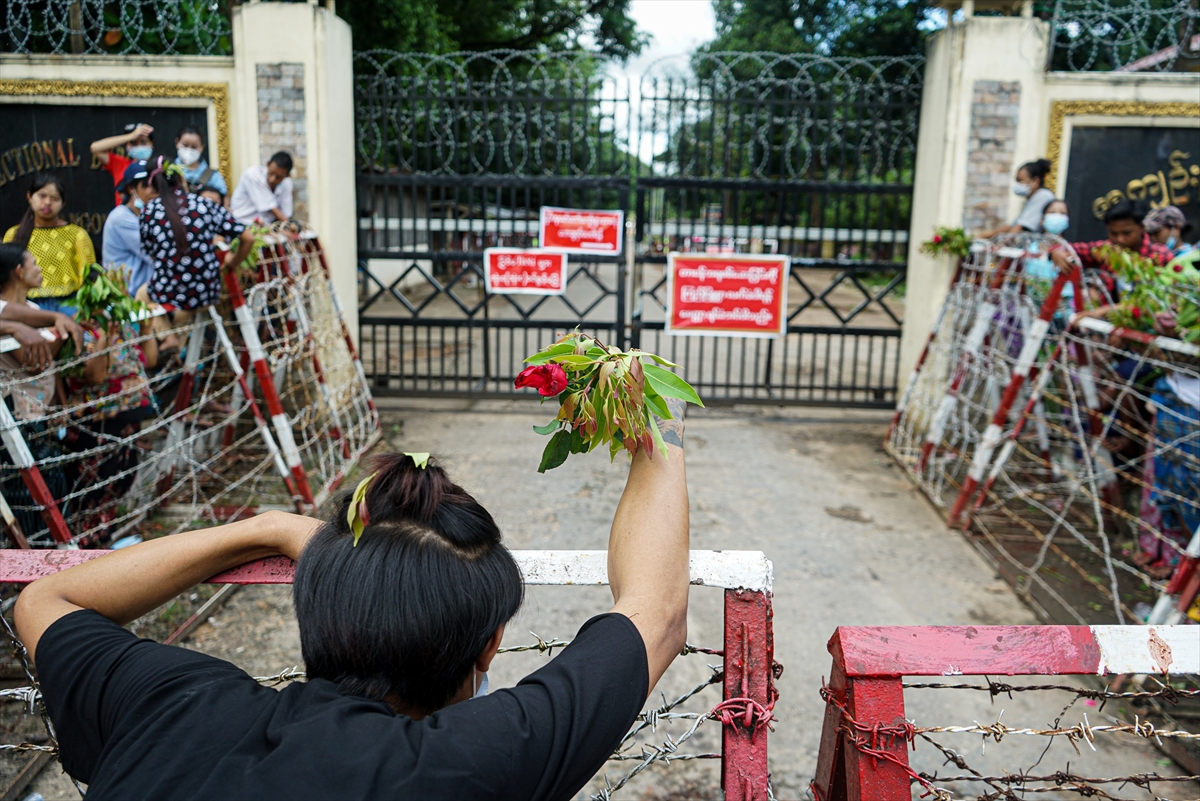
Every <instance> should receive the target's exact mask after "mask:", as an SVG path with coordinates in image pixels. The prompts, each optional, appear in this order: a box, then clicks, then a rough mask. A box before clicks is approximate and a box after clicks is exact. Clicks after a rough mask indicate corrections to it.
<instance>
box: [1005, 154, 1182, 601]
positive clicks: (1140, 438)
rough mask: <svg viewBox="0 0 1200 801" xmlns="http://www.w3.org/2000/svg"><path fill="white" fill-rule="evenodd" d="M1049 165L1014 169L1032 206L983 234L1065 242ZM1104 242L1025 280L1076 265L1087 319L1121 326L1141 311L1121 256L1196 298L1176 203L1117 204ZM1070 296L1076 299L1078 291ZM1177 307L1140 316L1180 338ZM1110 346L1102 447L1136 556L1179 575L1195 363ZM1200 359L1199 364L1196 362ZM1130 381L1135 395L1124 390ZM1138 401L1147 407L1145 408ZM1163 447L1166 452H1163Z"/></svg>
mask: <svg viewBox="0 0 1200 801" xmlns="http://www.w3.org/2000/svg"><path fill="white" fill-rule="evenodd" d="M1049 171H1050V162H1049V161H1047V160H1046V159H1038V160H1037V161H1032V162H1029V163H1027V164H1024V165H1022V166H1021V168H1020V169H1019V170H1018V171H1017V174H1016V180H1015V182H1014V184H1013V191H1014V192H1015V193H1016V194H1017V195H1018V196H1021V197H1024V198H1025V199H1026V200H1025V202H1024V204H1023V206H1022V209H1021V213H1020V214H1019V215H1018V216H1017V218H1016V219H1015V220H1014V221H1013V223H1012V224H1011V225H1008V226H1003V227H1001V228H998V229H996V230H993V231H988V232H984V233H983V234H982V235H983V236H985V237H993V236H997V235H1001V234H1020V233H1026V234H1038V233H1041V234H1052V235H1055V236H1061V235H1062V234H1063V233H1064V232H1065V231H1066V230H1067V229H1068V227H1069V226H1070V209H1069V208H1068V206H1067V203H1066V202H1065V201H1064V200H1062V199H1061V198H1057V197H1055V196H1054V193H1053V192H1051V191H1050V190H1049V189H1047V188H1046V186H1045V180H1046V176H1047V174H1048V173H1049ZM1103 221H1104V226H1105V232H1106V234H1107V237H1106V238H1105V239H1099V240H1091V241H1083V242H1067V243H1066V245H1065V247H1064V246H1062V245H1059V244H1052V245H1050V247H1049V248H1048V250H1049V252H1048V253H1047V254H1046V256H1047V258H1044V259H1031V260H1029V263H1028V267H1027V268H1026V272H1027V274H1030V275H1032V276H1033V277H1035V278H1040V279H1046V278H1051V277H1053V275H1054V274H1055V273H1057V271H1059V270H1071V269H1074V263H1075V262H1078V264H1079V265H1080V266H1081V268H1082V270H1083V277H1084V278H1085V280H1084V282H1083V284H1084V286H1085V287H1086V290H1085V291H1086V292H1087V298H1086V302H1085V303H1084V304H1081V306H1083V307H1085V308H1084V310H1083V311H1081V312H1080V315H1081V316H1088V317H1097V318H1101V319H1105V318H1107V319H1110V320H1112V321H1116V322H1120V320H1121V319H1122V315H1123V314H1124V313H1126V312H1129V311H1130V310H1131V308H1132V309H1134V310H1136V312H1137V314H1135V318H1136V317H1137V316H1139V315H1141V310H1140V309H1137V308H1136V306H1134V307H1130V306H1129V304H1127V303H1126V304H1124V305H1123V303H1122V301H1123V299H1125V298H1129V297H1132V296H1133V294H1134V291H1135V289H1136V287H1135V286H1134V285H1133V284H1132V283H1131V282H1130V280H1129V279H1128V277H1127V276H1126V274H1125V273H1124V271H1122V270H1120V269H1115V268H1114V264H1113V263H1112V262H1113V260H1114V259H1116V258H1119V255H1120V254H1136V256H1138V257H1140V261H1141V262H1142V263H1143V264H1148V265H1152V267H1153V268H1155V269H1154V270H1152V272H1157V276H1156V277H1155V278H1149V277H1147V278H1146V280H1156V281H1159V282H1162V283H1164V284H1167V285H1171V286H1175V287H1178V288H1181V289H1180V290H1179V291H1180V292H1182V293H1188V292H1190V293H1191V295H1192V299H1191V301H1190V302H1191V303H1196V302H1198V301H1200V299H1198V298H1196V297H1195V295H1196V294H1197V293H1200V248H1197V247H1196V246H1195V245H1193V244H1190V243H1189V242H1188V241H1187V240H1186V239H1185V237H1186V236H1187V235H1188V234H1190V233H1191V230H1190V229H1191V226H1190V224H1189V223H1188V220H1187V218H1186V216H1185V215H1184V213H1183V211H1182V210H1181V209H1179V208H1178V207H1176V206H1173V205H1160V206H1158V207H1157V208H1152V209H1147V208H1145V207H1144V205H1143V204H1142V203H1141V202H1139V201H1136V200H1129V199H1125V200H1121V201H1119V202H1117V203H1115V204H1113V205H1112V206H1111V207H1110V208H1108V209H1107V210H1106V211H1105V213H1104V217H1103ZM1064 297H1067V298H1073V297H1074V292H1073V287H1072V285H1070V284H1068V285H1067V286H1066V287H1065V291H1064ZM1179 311H1180V309H1178V308H1174V307H1172V308H1169V309H1161V310H1158V311H1156V312H1155V313H1153V314H1145V315H1142V316H1143V317H1144V319H1146V321H1147V323H1148V324H1149V325H1152V326H1153V331H1154V333H1156V334H1159V335H1162V336H1166V337H1173V338H1178V337H1180V336H1181V334H1182V333H1183V332H1182V330H1181V327H1180V325H1179V322H1178V313H1179ZM1107 344H1108V346H1109V347H1108V348H1105V349H1100V350H1098V351H1097V352H1096V353H1095V355H1094V356H1093V358H1094V360H1095V362H1096V364H1095V365H1094V367H1095V369H1097V370H1099V371H1101V373H1100V381H1099V383H1100V393H1099V395H1100V402H1101V405H1102V407H1103V409H1102V410H1103V411H1104V412H1105V413H1107V414H1110V415H1111V416H1112V420H1113V424H1112V425H1111V427H1110V430H1109V435H1108V436H1107V438H1106V440H1105V445H1106V447H1107V448H1108V450H1109V451H1110V452H1111V453H1112V455H1113V457H1114V459H1115V464H1116V467H1117V475H1118V479H1119V481H1120V483H1121V485H1122V488H1123V489H1124V490H1126V492H1125V493H1123V494H1124V495H1127V496H1129V497H1130V499H1131V500H1130V502H1129V504H1128V505H1129V506H1130V507H1131V516H1132V517H1133V518H1134V519H1136V520H1138V521H1139V523H1138V526H1139V527H1138V536H1137V538H1136V540H1137V542H1136V548H1135V549H1134V551H1135V552H1133V553H1132V554H1131V560H1132V561H1133V562H1134V563H1135V564H1137V565H1138V566H1139V567H1141V568H1143V569H1144V570H1146V572H1147V573H1148V574H1150V575H1151V576H1154V577H1156V578H1167V577H1169V576H1170V575H1171V574H1172V573H1173V572H1174V570H1175V567H1176V565H1177V564H1178V563H1179V560H1180V558H1181V555H1182V551H1183V549H1184V548H1186V547H1187V545H1188V542H1189V541H1190V540H1191V538H1192V536H1193V534H1194V533H1195V532H1196V531H1197V530H1200V444H1197V442H1198V433H1200V377H1198V376H1197V375H1196V370H1195V364H1192V365H1190V366H1189V367H1188V368H1186V369H1185V368H1184V367H1182V366H1181V367H1180V368H1179V369H1170V368H1156V367H1155V366H1154V364H1153V363H1152V362H1150V361H1148V360H1147V359H1146V358H1144V356H1145V353H1144V352H1145V350H1146V347H1145V345H1142V344H1139V343H1137V342H1130V341H1127V340H1126V339H1125V338H1124V337H1122V336H1121V335H1119V334H1117V333H1114V334H1113V335H1111V336H1110V337H1108V342H1107ZM1196 362H1197V363H1200V360H1196ZM1129 385H1133V386H1135V387H1136V389H1135V391H1133V392H1122V391H1120V390H1119V389H1118V388H1119V387H1123V386H1129ZM1139 399H1142V400H1144V401H1147V402H1145V403H1142V402H1139ZM1164 446H1166V447H1164Z"/></svg>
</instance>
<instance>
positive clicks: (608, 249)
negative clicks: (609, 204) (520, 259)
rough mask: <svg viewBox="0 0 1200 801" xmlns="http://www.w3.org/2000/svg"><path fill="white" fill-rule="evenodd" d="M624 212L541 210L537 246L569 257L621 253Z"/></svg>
mask: <svg viewBox="0 0 1200 801" xmlns="http://www.w3.org/2000/svg"><path fill="white" fill-rule="evenodd" d="M624 231H625V212H623V211H589V210H587V209H559V208H554V207H553V206H542V212H541V222H540V226H539V232H538V245H540V246H541V247H543V248H548V249H550V250H563V251H566V252H568V253H602V254H608V255H617V254H619V253H620V252H621V237H622V234H623V233H624Z"/></svg>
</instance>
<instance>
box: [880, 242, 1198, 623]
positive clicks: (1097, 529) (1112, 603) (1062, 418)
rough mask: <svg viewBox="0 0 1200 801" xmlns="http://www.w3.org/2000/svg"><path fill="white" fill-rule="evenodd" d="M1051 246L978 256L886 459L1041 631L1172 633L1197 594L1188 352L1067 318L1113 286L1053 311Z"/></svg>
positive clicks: (1186, 346)
mask: <svg viewBox="0 0 1200 801" xmlns="http://www.w3.org/2000/svg"><path fill="white" fill-rule="evenodd" d="M1062 246H1063V243H1061V242H1060V241H1058V240H1057V239H1056V238H1053V237H1028V236H1022V237H1016V238H1009V239H1006V240H1004V241H1003V242H998V243H992V244H985V243H976V245H975V246H974V248H973V252H972V254H971V256H970V258H968V259H967V260H966V261H965V262H964V263H963V265H962V268H961V270H960V273H959V277H958V279H957V280H956V282H955V283H954V285H953V286H952V287H951V289H950V292H949V294H948V296H947V299H946V301H945V303H944V305H943V309H942V312H941V316H940V318H939V320H938V323H937V325H936V327H935V329H934V331H933V333H932V335H931V337H930V340H929V343H928V346H927V348H926V351H925V354H924V356H922V358H921V360H920V362H919V364H918V368H917V371H916V372H915V373H914V375H913V377H912V379H911V380H910V383H909V387H908V390H907V392H906V394H905V397H904V399H903V401H902V403H901V406H900V410H899V411H898V413H897V416H896V419H895V422H894V423H893V426H892V428H891V429H890V431H889V433H888V437H887V443H886V445H887V448H888V450H889V452H890V453H891V454H892V455H893V456H894V457H895V458H896V460H897V461H898V463H899V464H900V465H901V466H902V467H903V468H904V469H905V470H906V471H907V472H908V473H909V475H910V476H911V477H912V478H913V479H914V481H916V482H917V483H918V484H919V485H920V486H921V488H922V489H923V490H924V491H925V493H926V494H927V495H928V496H929V498H930V499H931V500H932V501H933V502H934V503H935V504H936V505H938V506H939V507H940V508H941V509H943V510H944V512H945V513H946V514H947V516H948V518H949V519H950V522H951V523H952V524H953V525H958V524H960V523H961V524H962V525H963V526H964V527H965V526H967V525H968V524H969V525H970V526H971V527H972V530H973V531H974V532H976V534H977V536H978V538H977V544H978V545H979V547H981V548H982V549H983V550H984V551H985V552H987V553H988V554H989V555H990V557H991V558H992V559H993V560H994V562H995V564H996V565H997V567H998V569H999V570H1000V571H1001V572H1002V573H1003V574H1004V575H1005V576H1006V577H1007V578H1008V579H1009V580H1010V581H1011V582H1012V583H1013V584H1014V586H1016V588H1017V590H1018V593H1019V594H1021V595H1022V596H1023V597H1025V598H1026V600H1028V601H1029V602H1030V603H1031V604H1032V605H1033V606H1034V607H1035V608H1037V609H1039V610H1040V612H1041V613H1042V614H1043V615H1044V616H1045V617H1047V618H1048V619H1051V620H1056V621H1062V622H1069V623H1102V622H1112V621H1115V622H1119V623H1128V622H1137V621H1147V620H1150V621H1151V622H1155V621H1157V622H1164V621H1165V620H1166V619H1167V617H1164V615H1167V616H1170V615H1173V616H1174V617H1175V619H1177V620H1178V619H1181V618H1182V615H1183V613H1186V612H1188V611H1189V609H1190V608H1191V607H1192V605H1193V603H1194V600H1195V598H1196V595H1197V587H1195V586H1193V585H1192V584H1191V583H1189V582H1191V576H1192V574H1193V573H1192V569H1193V567H1194V563H1195V561H1196V556H1198V555H1200V538H1197V530H1198V529H1200V511H1198V510H1200V506H1198V505H1197V504H1198V501H1197V498H1198V497H1200V492H1198V491H1200V478H1198V477H1200V461H1198V460H1197V452H1196V447H1195V442H1196V441H1197V440H1198V438H1200V417H1198V415H1200V410H1198V409H1200V396H1198V395H1197V394H1196V393H1195V392H1194V391H1193V390H1192V388H1193V387H1194V386H1196V385H1198V383H1200V371H1198V370H1197V359H1198V358H1200V348H1197V347H1196V346H1195V345H1194V344H1192V343H1190V342H1185V341H1181V340H1179V339H1172V338H1170V337H1166V336H1158V335H1153V334H1148V333H1146V332H1143V331H1131V330H1127V329H1123V328H1119V327H1117V326H1115V325H1114V324H1112V323H1110V322H1107V321H1106V320H1103V319H1099V318H1096V317H1091V316H1073V315H1074V314H1075V312H1076V308H1077V303H1076V301H1077V299H1078V298H1079V297H1080V295H1081V292H1080V289H1079V286H1082V289H1083V291H1084V292H1086V293H1087V295H1088V297H1089V302H1092V303H1094V302H1096V301H1097V300H1103V299H1104V294H1105V292H1106V291H1107V285H1106V283H1105V282H1104V281H1103V280H1101V279H1100V277H1099V276H1092V275H1085V276H1083V277H1082V282H1081V284H1080V285H1078V286H1077V285H1074V284H1073V283H1070V282H1067V283H1064V285H1063V286H1061V287H1060V288H1061V289H1063V290H1066V289H1071V290H1072V291H1071V293H1070V294H1071V295H1072V297H1071V298H1069V299H1064V298H1063V297H1062V294H1066V293H1065V292H1064V293H1061V294H1060V295H1059V296H1058V297H1057V298H1053V299H1051V298H1050V295H1051V294H1052V293H1051V292H1050V289H1051V288H1052V287H1053V285H1055V284H1056V283H1057V281H1051V280H1049V279H1048V278H1043V277H1039V276H1041V275H1049V276H1053V275H1054V271H1053V270H1051V271H1050V272H1049V273H1042V272H1041V271H1040V269H1038V268H1037V265H1038V263H1039V262H1041V263H1045V262H1044V258H1045V255H1046V253H1047V252H1048V251H1049V250H1050V249H1052V248H1058V247H1062ZM1172 274H1174V273H1172ZM1176 287H1177V290H1175V291H1177V292H1179V293H1180V294H1179V298H1178V300H1179V302H1180V303H1179V304H1176V305H1179V308H1184V307H1185V306H1186V305H1188V304H1192V303H1194V292H1195V287H1194V286H1191V285H1188V284H1178V285H1176ZM1051 300H1053V302H1050V301H1051ZM1035 340H1036V347H1035V346H1034V345H1033V344H1031V343H1034V342H1035ZM1017 379H1020V380H1017ZM1189 548H1190V549H1192V550H1189ZM1193 550H1194V551H1195V552H1193ZM1172 606H1177V607H1178V608H1177V609H1176V610H1175V611H1174V612H1171V611H1170V610H1171V607H1172ZM1155 610H1157V611H1155ZM1192 614H1194V615H1197V616H1200V608H1198V609H1197V610H1196V611H1195V612H1193V613H1192Z"/></svg>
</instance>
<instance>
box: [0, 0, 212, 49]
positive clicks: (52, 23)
mask: <svg viewBox="0 0 1200 801" xmlns="http://www.w3.org/2000/svg"><path fill="white" fill-rule="evenodd" d="M5 12H6V13H5V31H4V33H3V34H2V35H0V42H3V49H4V50H5V51H7V52H10V53H25V54H30V53H53V54H67V53H71V54H106V55H189V56H228V55H230V54H231V53H232V52H233V40H232V32H231V29H230V23H229V8H228V6H227V4H226V3H225V2H210V0H121V2H120V3H111V2H105V1H104V0H75V2H70V3H61V2H50V3H47V2H40V0H9V2H7V3H6V4H5Z"/></svg>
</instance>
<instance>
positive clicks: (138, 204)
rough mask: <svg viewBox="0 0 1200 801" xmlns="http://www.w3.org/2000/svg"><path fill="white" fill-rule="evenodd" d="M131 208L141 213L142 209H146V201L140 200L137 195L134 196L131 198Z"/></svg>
mask: <svg viewBox="0 0 1200 801" xmlns="http://www.w3.org/2000/svg"><path fill="white" fill-rule="evenodd" d="M133 207H134V208H135V209H137V210H138V211H141V210H142V209H144V208H146V201H144V200H142V199H141V198H140V197H138V196H137V195H134V196H133Z"/></svg>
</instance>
